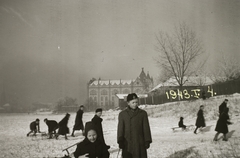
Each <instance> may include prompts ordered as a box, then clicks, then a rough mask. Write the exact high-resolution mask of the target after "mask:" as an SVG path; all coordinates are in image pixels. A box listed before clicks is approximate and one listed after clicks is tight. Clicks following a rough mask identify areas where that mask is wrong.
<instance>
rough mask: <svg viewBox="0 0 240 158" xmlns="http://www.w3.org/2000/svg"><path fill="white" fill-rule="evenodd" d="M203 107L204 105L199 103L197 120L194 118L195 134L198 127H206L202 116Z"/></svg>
mask: <svg viewBox="0 0 240 158" xmlns="http://www.w3.org/2000/svg"><path fill="white" fill-rule="evenodd" d="M203 109H204V106H203V105H201V106H200V109H199V110H198V113H197V120H196V124H195V125H196V129H195V130H194V134H197V129H198V128H200V130H201V129H202V127H206V124H205V118H204V115H203Z"/></svg>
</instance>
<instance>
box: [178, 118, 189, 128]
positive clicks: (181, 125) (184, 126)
mask: <svg viewBox="0 0 240 158" xmlns="http://www.w3.org/2000/svg"><path fill="white" fill-rule="evenodd" d="M183 119H184V118H183V117H180V121H179V122H178V126H179V127H182V129H184V130H185V129H186V127H187V126H186V125H184V124H183Z"/></svg>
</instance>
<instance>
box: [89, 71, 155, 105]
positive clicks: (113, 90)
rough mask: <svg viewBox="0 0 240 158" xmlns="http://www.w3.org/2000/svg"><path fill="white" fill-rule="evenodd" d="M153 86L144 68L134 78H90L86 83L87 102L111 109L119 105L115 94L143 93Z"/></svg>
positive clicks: (151, 79)
mask: <svg viewBox="0 0 240 158" xmlns="http://www.w3.org/2000/svg"><path fill="white" fill-rule="evenodd" d="M152 88H153V78H152V77H150V75H149V73H147V74H146V73H145V72H144V68H142V71H141V73H140V75H139V76H138V77H137V78H136V79H132V80H131V79H130V80H122V79H119V80H102V79H101V78H99V79H97V80H96V79H92V80H90V81H89V83H88V104H89V106H91V107H101V108H104V109H111V108H117V107H119V99H118V97H117V96H116V94H129V93H137V94H144V93H147V92H149V90H151V89H152Z"/></svg>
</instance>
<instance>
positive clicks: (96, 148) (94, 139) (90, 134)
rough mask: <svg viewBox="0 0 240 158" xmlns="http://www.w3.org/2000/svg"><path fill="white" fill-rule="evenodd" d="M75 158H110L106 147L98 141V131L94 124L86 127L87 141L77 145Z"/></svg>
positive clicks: (89, 123) (90, 123)
mask: <svg viewBox="0 0 240 158" xmlns="http://www.w3.org/2000/svg"><path fill="white" fill-rule="evenodd" d="M74 157H75V158H85V157H89V158H109V152H108V149H107V147H106V145H105V144H104V143H103V142H102V141H101V140H99V139H98V136H97V129H96V127H95V125H94V124H93V123H92V122H87V123H86V125H85V139H84V140H83V141H82V142H80V143H79V144H78V145H77V148H76V151H75V152H74Z"/></svg>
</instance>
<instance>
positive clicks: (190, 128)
mask: <svg viewBox="0 0 240 158" xmlns="http://www.w3.org/2000/svg"><path fill="white" fill-rule="evenodd" d="M194 127H195V126H194V125H188V126H186V129H184V128H182V127H172V128H171V129H172V130H173V132H176V130H178V129H181V130H182V131H189V130H193V129H194Z"/></svg>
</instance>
